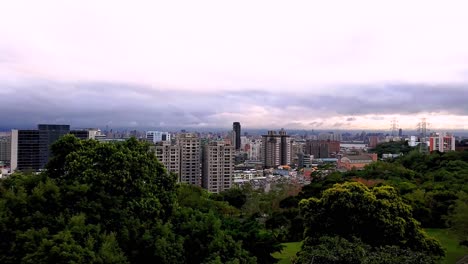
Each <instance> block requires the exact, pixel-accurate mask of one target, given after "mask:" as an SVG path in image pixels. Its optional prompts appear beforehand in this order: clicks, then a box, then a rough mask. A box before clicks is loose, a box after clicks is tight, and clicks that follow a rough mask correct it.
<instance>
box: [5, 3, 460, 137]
mask: <svg viewBox="0 0 468 264" xmlns="http://www.w3.org/2000/svg"><path fill="white" fill-rule="evenodd" d="M466 10H468V1H466V0H459V1H455V0H452V1H451V0H446V1H431V0H425V1H422V0H412V1H403V0H392V1H383V0H382V1H375V0H353V1H345V0H342V1H336V0H329V1H313V0H307V1H299V0H298V1H275V0H269V1H261V0H250V1H243V0H238V1H219V0H218V1H204V0H198V1H177V0H176V1H158V0H152V1H143V0H141V1H130V0H128V1H119V0H100V1H93V0H81V1H71V0H57V1H54V0H41V1H29V0H27V1H25V0H0V127H24V126H33V125H35V124H37V123H67V124H71V125H72V126H73V127H96V126H101V127H102V126H109V127H120V128H122V127H128V128H161V127H180V128H194V129H196V128H211V127H213V128H229V127H230V126H232V122H234V121H239V122H241V124H242V127H243V128H252V129H253V128H281V127H284V128H294V129H318V130H320V129H329V130H333V129H335V130H343V129H344V130H346V129H371V130H372V129H379V130H390V126H391V120H393V119H395V120H397V122H398V125H399V127H401V128H403V129H415V128H416V127H417V124H418V122H420V120H421V118H427V120H428V122H429V123H430V127H431V128H432V129H433V130H440V129H459V130H461V129H465V130H468V34H466V25H468V16H466Z"/></svg>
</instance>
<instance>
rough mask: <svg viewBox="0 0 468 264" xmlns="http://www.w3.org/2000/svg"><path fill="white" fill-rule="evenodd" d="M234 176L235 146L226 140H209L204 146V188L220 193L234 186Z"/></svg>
mask: <svg viewBox="0 0 468 264" xmlns="http://www.w3.org/2000/svg"><path fill="white" fill-rule="evenodd" d="M233 176H234V146H230V145H226V144H225V143H224V142H209V143H207V144H206V145H205V146H204V147H203V174H202V178H203V188H205V189H207V190H208V191H209V192H214V193H219V192H222V191H225V190H228V189H229V188H231V186H232V182H233Z"/></svg>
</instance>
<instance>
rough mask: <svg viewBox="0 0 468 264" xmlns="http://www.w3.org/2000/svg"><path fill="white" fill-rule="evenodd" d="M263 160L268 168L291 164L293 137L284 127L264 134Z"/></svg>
mask: <svg viewBox="0 0 468 264" xmlns="http://www.w3.org/2000/svg"><path fill="white" fill-rule="evenodd" d="M262 161H263V166H264V167H267V168H271V167H277V166H280V165H288V164H291V138H290V137H289V136H288V135H287V134H286V131H284V129H281V130H280V131H279V133H278V134H277V133H276V131H268V134H267V135H262Z"/></svg>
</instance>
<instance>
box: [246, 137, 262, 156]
mask: <svg viewBox="0 0 468 264" xmlns="http://www.w3.org/2000/svg"><path fill="white" fill-rule="evenodd" d="M249 144H250V148H249V151H248V158H249V160H254V161H260V160H262V140H261V139H254V140H251V141H250V143H249Z"/></svg>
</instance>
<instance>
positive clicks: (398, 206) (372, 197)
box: [297, 182, 444, 263]
mask: <svg viewBox="0 0 468 264" xmlns="http://www.w3.org/2000/svg"><path fill="white" fill-rule="evenodd" d="M300 207H301V213H302V214H303V216H304V223H305V227H306V229H305V240H304V244H303V249H302V250H301V252H300V253H299V258H298V261H297V262H298V263H310V261H311V259H312V258H314V257H317V258H318V259H322V260H323V261H325V262H323V263H341V262H340V261H338V260H336V261H331V259H333V256H335V257H336V256H340V255H342V258H343V259H355V261H352V262H354V263H362V262H366V261H369V260H368V258H372V259H373V258H374V257H376V256H372V257H370V256H368V255H369V253H370V252H373V253H374V254H377V255H378V256H379V257H382V254H390V253H391V252H392V251H395V252H396V254H397V255H398V252H400V253H401V252H403V251H404V250H406V251H413V252H415V253H417V254H420V255H427V256H434V260H436V259H437V258H438V257H440V256H443V255H444V252H443V249H442V247H441V245H440V244H439V243H438V242H437V241H436V240H434V239H432V238H429V237H427V235H426V234H425V233H424V232H423V231H422V229H421V228H420V226H419V223H418V222H417V221H416V220H415V219H413V218H412V215H411V207H410V206H408V205H406V204H405V203H404V202H403V200H402V199H401V197H400V196H399V195H398V193H397V191H396V190H395V189H394V188H392V187H390V186H381V187H374V188H371V189H369V188H367V187H365V186H364V185H363V184H361V183H357V182H347V183H344V184H336V185H335V186H334V187H333V188H329V189H327V190H326V191H324V192H323V195H322V197H321V198H320V199H317V198H310V199H307V200H302V201H301V203H300ZM316 251H318V252H316ZM314 252H316V253H317V254H315V253H314ZM353 252H356V253H353ZM323 253H326V254H325V255H322V254H323ZM327 254H330V256H328V255H327ZM390 255H392V254H390ZM340 258H341V257H340ZM317 262H318V263H322V262H320V261H319V260H317ZM347 263H349V262H347ZM371 263H373V262H371ZM387 263H388V262H387ZM392 263H395V262H392ZM426 263H431V262H426Z"/></svg>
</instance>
